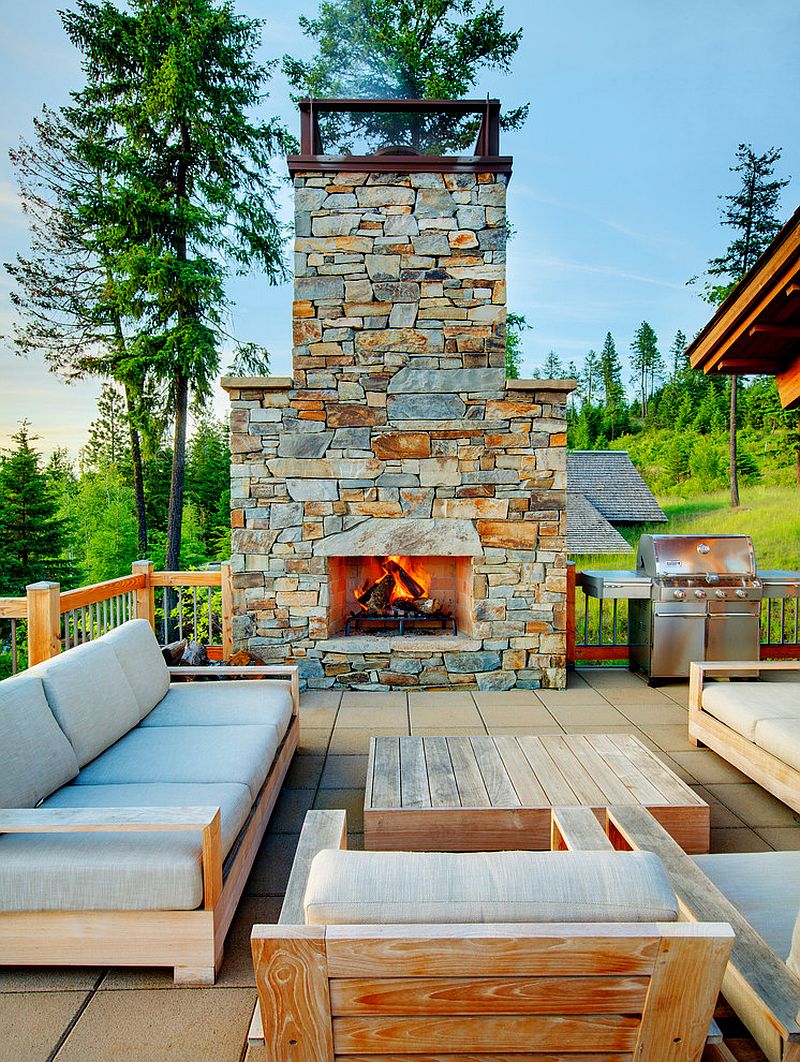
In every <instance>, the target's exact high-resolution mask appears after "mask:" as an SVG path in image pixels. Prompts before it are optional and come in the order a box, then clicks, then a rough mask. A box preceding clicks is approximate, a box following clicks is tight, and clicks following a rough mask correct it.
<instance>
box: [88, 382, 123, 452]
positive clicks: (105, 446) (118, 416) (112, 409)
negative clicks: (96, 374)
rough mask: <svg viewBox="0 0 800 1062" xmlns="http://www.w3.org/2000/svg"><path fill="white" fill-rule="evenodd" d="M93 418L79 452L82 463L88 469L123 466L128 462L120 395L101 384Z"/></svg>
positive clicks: (111, 388) (114, 389)
mask: <svg viewBox="0 0 800 1062" xmlns="http://www.w3.org/2000/svg"><path fill="white" fill-rule="evenodd" d="M97 414H98V415H97V417H96V419H95V420H93V421H92V423H91V424H90V425H89V439H88V442H87V443H86V446H85V447H84V449H83V453H82V457H83V461H84V464H85V465H86V466H87V467H88V468H89V469H94V470H97V469H100V468H104V467H106V466H108V465H111V466H112V467H114V468H121V467H123V466H125V467H127V465H128V463H129V459H130V448H129V445H128V441H129V435H128V431H127V419H128V418H127V414H126V411H125V403H124V399H123V397H122V395H121V394H120V393H119V391H117V390H116V388H114V387H111V386H109V385H108V384H104V385H103V387H102V388H101V390H100V397H99V398H98V400H97Z"/></svg>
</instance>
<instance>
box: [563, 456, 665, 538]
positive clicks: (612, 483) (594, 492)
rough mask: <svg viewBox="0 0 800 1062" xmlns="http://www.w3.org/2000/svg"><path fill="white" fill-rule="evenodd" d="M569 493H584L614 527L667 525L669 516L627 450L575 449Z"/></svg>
mask: <svg viewBox="0 0 800 1062" xmlns="http://www.w3.org/2000/svg"><path fill="white" fill-rule="evenodd" d="M567 490H569V491H574V492H578V493H580V494H583V495H584V496H585V497H586V498H588V500H589V501H590V502H591V503H592V505H593V506H594V507H595V509H597V511H598V512H599V513H601V514H602V515H603V516H604V517H605V518H606V520H610V521H611V522H612V523H615V524H629V523H630V524H639V523H648V524H649V523H664V522H665V521H666V519H667V517H666V516H665V515H664V511H663V510H662V508H661V506H660V505H659V504H658V502H657V501H656V499H655V498H654V497H653V494H652V492H651V491H650V488H649V487H648V486H647V484H646V483H645V481H644V480H643V479H642V477H641V476H640V475H639V473H638V471H637V470H636V468H635V467H634V464H633V462H632V461H631V459H630V457H629V456H628V452H627V450H572V451H570V452H569V453H568V454H567Z"/></svg>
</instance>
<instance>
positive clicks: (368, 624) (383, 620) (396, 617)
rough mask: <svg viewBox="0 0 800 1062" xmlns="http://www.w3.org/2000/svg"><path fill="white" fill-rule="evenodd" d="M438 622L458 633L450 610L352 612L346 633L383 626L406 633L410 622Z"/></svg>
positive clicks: (414, 623) (442, 628) (345, 629)
mask: <svg viewBox="0 0 800 1062" xmlns="http://www.w3.org/2000/svg"><path fill="white" fill-rule="evenodd" d="M431 623H436V624H438V628H436V629H441V630H447V628H448V627H450V629H451V630H452V632H453V634H458V624H457V623H456V618H455V616H452V615H451V614H450V613H449V612H437V613H434V614H432V615H430V616H418V615H414V614H413V613H400V612H398V613H393V614H388V615H381V616H370V615H368V614H367V613H366V612H351V613H350V615H349V616H348V617H347V619H346V620H345V624H344V633H345V635H348V634H350V633H351V632H353V631H359V630H362V629H363V628H366V629H370V628H373V629H374V628H376V627H377V628H378V629H380V628H383V627H388V628H390V629H394V628H396V630H397V633H398V634H405V632H406V627H407V626H409V625H410V624H411V625H413V626H418V625H419V624H423V625H424V628H427V629H430V628H429V627H427V625H428V624H431Z"/></svg>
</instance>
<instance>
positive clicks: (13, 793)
mask: <svg viewBox="0 0 800 1062" xmlns="http://www.w3.org/2000/svg"><path fill="white" fill-rule="evenodd" d="M77 773H78V761H77V759H76V757H75V751H74V749H73V748H72V745H70V743H69V741H68V740H67V738H66V736H65V734H64V732H63V730H62V729H61V727H60V726H59V725H58V723H57V722H56V720H55V717H54V716H53V713H52V712H51V711H50V706H49V705H48V703H47V700H46V698H45V695H44V689H43V687H42V680H41V679H40V678H39V677H38V676H36V675H33V674H31V673H30V672H25V673H24V674H22V675H17V676H15V677H14V678H8V679H6V680H5V681H4V682H0V807H2V808H32V807H34V805H35V804H37V803H38V802H39V801H40V800H41V799H42V798H43V797H46V796H49V795H50V793H52V792H53V791H54V790H56V789H58V787H59V786H61V785H64V784H65V783H66V782H69V781H70V779H72V778H74V777H75V775H76V774H77Z"/></svg>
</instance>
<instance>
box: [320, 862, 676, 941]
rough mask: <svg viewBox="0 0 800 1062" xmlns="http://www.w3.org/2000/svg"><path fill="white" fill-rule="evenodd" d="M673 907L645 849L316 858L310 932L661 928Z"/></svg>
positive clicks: (657, 864) (658, 868)
mask: <svg viewBox="0 0 800 1062" xmlns="http://www.w3.org/2000/svg"><path fill="white" fill-rule="evenodd" d="M677 917H678V904H677V900H676V899H675V894H674V892H673V891H672V888H671V887H670V884H669V881H668V879H667V875H666V872H665V870H664V867H663V866H662V864H661V861H660V860H659V859H658V857H657V856H655V855H653V854H652V853H650V852H620V853H617V852H468V853H460V852H458V853H456V852H357V851H339V850H335V849H329V850H325V851H323V852H319V853H318V854H317V855H316V856H315V857H314V860H313V862H312V864H311V872H310V874H309V879H308V886H307V888H306V894H305V918H306V923H307V924H309V925H332V924H343V925H363V924H376V923H378V924H379V923H404V924H417V923H419V924H421V923H455V922H641V921H648V922H649V921H654V922H668V921H674V920H675V919H676V918H677Z"/></svg>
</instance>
